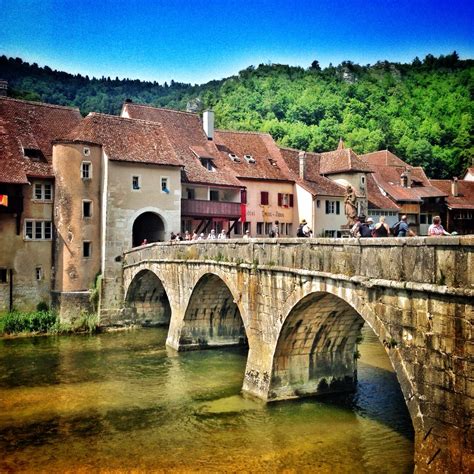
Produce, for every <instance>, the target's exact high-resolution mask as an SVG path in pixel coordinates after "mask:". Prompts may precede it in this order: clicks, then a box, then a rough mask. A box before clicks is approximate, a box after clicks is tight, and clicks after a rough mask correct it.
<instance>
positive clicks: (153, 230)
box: [132, 212, 165, 247]
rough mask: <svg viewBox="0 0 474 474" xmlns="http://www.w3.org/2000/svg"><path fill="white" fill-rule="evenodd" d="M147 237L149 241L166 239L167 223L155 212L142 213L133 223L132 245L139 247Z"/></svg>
mask: <svg viewBox="0 0 474 474" xmlns="http://www.w3.org/2000/svg"><path fill="white" fill-rule="evenodd" d="M145 239H146V240H147V242H148V243H150V242H163V241H164V240H165V225H164V224H163V221H162V220H161V218H160V217H159V216H158V215H157V214H155V213H154V212H144V213H143V214H140V215H139V216H138V217H137V218H136V219H135V222H134V223H133V228H132V246H133V247H138V246H139V245H141V243H142V242H143V241H144V240H145Z"/></svg>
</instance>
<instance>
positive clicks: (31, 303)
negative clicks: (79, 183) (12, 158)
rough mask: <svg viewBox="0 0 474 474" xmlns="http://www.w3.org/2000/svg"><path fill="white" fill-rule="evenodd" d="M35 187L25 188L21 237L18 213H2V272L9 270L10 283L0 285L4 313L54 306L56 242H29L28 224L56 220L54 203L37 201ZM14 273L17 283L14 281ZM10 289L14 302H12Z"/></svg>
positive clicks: (1, 306)
mask: <svg viewBox="0 0 474 474" xmlns="http://www.w3.org/2000/svg"><path fill="white" fill-rule="evenodd" d="M36 182H38V183H50V184H52V183H53V181H52V180H49V181H48V180H37V181H36ZM33 189H34V188H33V186H30V185H23V186H22V193H23V206H24V209H23V214H22V217H21V228H20V234H19V235H17V231H16V217H15V215H14V214H7V213H2V214H0V248H1V249H2V250H1V252H0V269H4V270H6V281H5V282H0V311H8V310H9V309H10V303H11V306H12V307H13V308H14V309H17V310H21V311H30V310H34V309H36V305H37V304H38V303H40V302H45V303H47V304H48V305H49V304H50V289H51V266H52V265H51V262H52V239H51V238H48V239H38V240H37V239H27V238H26V237H25V221H26V220H35V221H47V222H51V221H52V212H53V211H52V210H53V204H52V200H48V201H42V200H35V199H33V197H34V196H33ZM10 270H12V271H13V280H10ZM10 287H11V290H12V302H10Z"/></svg>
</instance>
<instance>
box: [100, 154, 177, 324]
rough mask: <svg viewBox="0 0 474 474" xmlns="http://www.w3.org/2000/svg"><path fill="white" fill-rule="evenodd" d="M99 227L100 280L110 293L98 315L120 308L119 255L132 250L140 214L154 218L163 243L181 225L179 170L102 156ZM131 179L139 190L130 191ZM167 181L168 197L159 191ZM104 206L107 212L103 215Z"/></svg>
mask: <svg viewBox="0 0 474 474" xmlns="http://www.w3.org/2000/svg"><path fill="white" fill-rule="evenodd" d="M103 162H104V165H103V166H105V167H106V168H107V171H106V173H104V183H103V188H104V190H106V192H105V193H104V196H103V203H104V209H103V212H104V214H103V215H104V220H103V223H102V254H103V260H102V265H101V266H102V278H103V281H104V282H106V285H105V287H106V288H107V289H108V290H110V291H107V292H106V293H105V294H102V301H101V305H102V307H101V314H103V315H106V314H107V310H108V309H112V308H116V307H118V306H120V305H121V303H122V301H121V300H120V298H118V299H117V298H116V294H117V293H116V292H115V288H116V287H121V275H122V264H121V255H122V253H123V252H124V251H125V250H128V249H130V248H131V247H132V242H133V240H132V238H133V224H134V222H135V220H136V219H137V218H139V216H140V215H142V214H143V213H146V212H149V213H152V214H155V216H156V217H157V218H159V219H160V220H161V222H162V224H163V233H162V237H163V238H162V239H160V240H168V239H169V236H170V232H171V231H177V230H178V229H179V228H180V222H181V194H182V192H181V169H180V168H179V167H174V166H157V165H150V164H143V163H126V162H119V161H111V160H109V159H108V158H107V156H106V155H105V154H104V156H103ZM133 176H139V177H140V189H138V190H136V189H133V186H132V185H133ZM162 178H167V179H168V191H169V192H168V193H167V192H163V191H162V189H161V179H162ZM105 206H107V208H106V212H105Z"/></svg>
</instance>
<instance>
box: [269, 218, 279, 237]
mask: <svg viewBox="0 0 474 474" xmlns="http://www.w3.org/2000/svg"><path fill="white" fill-rule="evenodd" d="M279 227H280V226H279V223H278V221H275V224H273V225H272V227H271V229H270V232H269V233H268V237H270V238H278V237H280V229H279Z"/></svg>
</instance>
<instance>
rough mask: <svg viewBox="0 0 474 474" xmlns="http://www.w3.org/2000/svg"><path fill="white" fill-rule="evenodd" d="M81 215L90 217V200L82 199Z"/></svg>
mask: <svg viewBox="0 0 474 474" xmlns="http://www.w3.org/2000/svg"><path fill="white" fill-rule="evenodd" d="M82 217H92V201H85V200H84V201H82Z"/></svg>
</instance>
